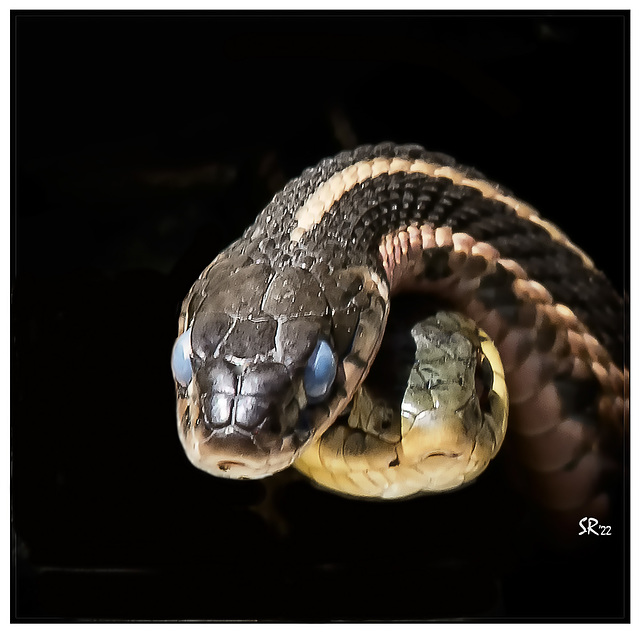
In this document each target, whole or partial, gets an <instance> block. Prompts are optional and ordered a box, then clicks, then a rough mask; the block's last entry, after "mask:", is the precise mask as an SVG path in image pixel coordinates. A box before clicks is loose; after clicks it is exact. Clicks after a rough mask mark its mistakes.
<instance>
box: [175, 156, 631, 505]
mask: <svg viewBox="0 0 640 634" xmlns="http://www.w3.org/2000/svg"><path fill="white" fill-rule="evenodd" d="M402 293H412V294H416V293H417V294H420V295H427V296H429V297H430V298H433V299H434V300H435V301H437V302H438V304H437V307H438V309H440V308H446V309H447V310H449V311H455V312H454V313H449V312H447V313H442V314H440V313H439V315H440V316H434V315H433V313H432V314H431V317H429V319H431V321H430V322H429V323H428V324H427V325H425V326H416V328H415V329H414V330H411V332H412V333H414V338H413V340H412V341H410V345H411V346H413V348H412V351H413V352H416V350H417V353H416V359H418V358H419V359H418V360H412V359H413V356H410V358H409V362H408V363H409V365H408V369H407V370H406V373H405V375H408V376H409V378H410V380H409V382H408V383H409V387H408V388H407V390H408V392H410V391H411V390H413V391H414V392H416V394H417V393H418V392H420V390H419V389H418V382H419V381H420V382H424V386H426V388H425V389H426V390H427V392H420V393H421V394H422V393H425V394H427V397H425V398H423V400H426V401H427V403H426V404H424V403H423V404H422V405H421V406H420V409H419V410H418V409H416V407H415V406H414V404H413V403H414V402H415V401H413V400H412V401H410V402H409V401H404V400H402V398H408V397H406V396H405V397H399V400H398V402H397V404H396V405H395V406H394V408H395V409H394V408H391V409H390V412H389V415H388V416H387V415H385V414H384V412H385V411H387V410H386V409H385V408H386V407H387V406H386V405H384V404H383V405H380V404H377V405H376V404H375V403H374V401H375V400H376V398H377V393H376V392H375V390H374V391H372V392H371V393H370V392H368V391H367V390H366V389H361V385H362V383H363V380H364V379H365V377H366V375H367V373H368V372H369V370H370V369H371V366H372V363H373V360H374V358H375V357H376V354H377V353H378V350H379V348H380V346H381V342H382V339H383V335H384V333H385V325H386V323H387V318H388V315H389V308H390V301H391V300H390V297H391V295H392V294H393V295H398V294H402ZM414 296H415V295H414ZM394 301H395V300H394ZM413 303H414V304H416V302H413ZM417 303H418V304H419V302H417ZM392 312H394V311H392ZM433 312H435V311H433ZM462 315H464V317H463V316H462ZM424 317H427V315H424ZM434 319H435V320H436V321H437V326H438V328H440V326H442V325H443V324H444V326H443V327H444V331H445V332H446V333H451V332H453V330H452V327H451V324H452V323H455V324H456V329H455V334H453V335H452V336H453V337H454V343H443V341H444V339H442V337H443V336H444V335H442V334H429V333H433V330H432V327H435V326H434V324H435V323H436V322H434V321H433V320H434ZM468 319H471V320H473V322H474V324H477V326H479V328H480V329H481V330H479V331H476V330H474V328H475V325H473V324H472V326H473V327H472V326H469V327H468V328H467V325H468V324H467V322H468ZM623 319H624V303H623V301H622V299H621V298H620V297H619V296H618V295H617V293H616V292H615V291H614V290H613V288H612V286H611V285H610V283H609V282H608V281H607V279H606V278H605V277H604V276H603V275H602V274H601V273H600V272H599V271H598V270H597V269H596V268H595V267H594V265H593V263H592V262H591V260H590V259H589V257H588V256H587V255H586V254H584V253H583V252H582V251H581V250H580V249H579V248H578V247H576V246H575V245H574V244H572V243H571V242H570V241H569V239H568V238H567V237H566V236H565V235H564V234H563V233H561V232H560V230H559V229H558V228H557V227H555V226H554V225H553V224H551V223H549V222H547V221H546V220H543V219H542V218H540V217H539V216H538V214H537V212H536V211H535V210H534V209H532V208H531V207H530V206H528V205H526V204H525V203H523V202H521V201H519V200H518V199H516V198H514V197H513V196H512V195H511V194H510V193H509V192H508V191H507V190H505V189H504V188H502V187H500V186H499V185H496V184H495V183H492V182H490V181H488V180H487V179H486V178H485V177H484V176H482V174H480V173H479V172H477V171H475V170H473V169H470V168H467V167H463V166H460V165H458V164H456V163H455V162H454V161H453V160H452V159H451V158H449V157H447V156H444V155H441V154H433V153H429V152H426V151H425V150H423V149H422V148H421V147H418V146H396V145H393V144H383V145H378V146H375V147H374V146H365V147H360V148H358V149H356V150H354V151H352V152H344V153H342V154H340V155H338V156H336V157H335V158H331V159H326V160H323V161H321V162H320V163H319V164H318V165H317V166H316V167H314V168H312V169H307V170H305V172H303V174H302V175H301V176H300V177H299V178H296V179H294V180H292V181H291V182H289V183H288V184H287V186H286V187H285V188H284V189H283V190H282V191H281V192H280V193H278V194H277V195H276V196H275V197H274V199H273V200H272V202H271V203H269V205H267V207H266V208H265V209H264V211H263V212H262V213H261V214H260V215H259V216H258V217H257V219H256V221H255V223H254V224H253V225H252V226H251V227H249V228H248V229H247V230H246V231H245V233H244V235H243V236H242V237H241V238H240V239H239V240H237V241H236V242H234V243H233V244H232V245H230V246H229V247H228V248H227V249H225V250H224V251H223V252H222V253H220V255H218V256H217V257H216V259H215V260H214V261H213V262H212V263H211V265H209V266H208V267H207V268H206V269H205V270H204V271H203V273H202V274H201V275H200V277H199V278H198V280H197V281H196V282H195V284H194V285H193V287H192V288H191V290H190V292H189V294H188V295H187V297H186V298H185V300H184V302H183V305H182V311H181V314H180V324H179V337H178V340H177V342H176V345H175V347H174V353H173V370H174V377H175V379H176V391H177V401H178V408H177V409H178V430H179V435H180V438H181V441H182V443H183V446H184V449H185V451H186V453H187V456H188V457H189V459H190V460H191V461H192V462H193V463H194V464H195V465H196V466H198V467H199V468H201V469H204V470H206V471H208V472H210V473H213V474H215V475H220V476H224V477H234V478H255V477H263V476H266V475H269V474H271V473H274V472H276V471H279V470H281V469H284V468H285V467H287V466H289V465H291V464H292V463H294V462H295V464H296V466H297V467H298V468H299V469H300V470H301V471H303V472H304V473H306V474H307V475H309V476H310V477H312V478H314V479H316V480H317V481H318V482H320V483H321V484H323V485H324V486H327V487H330V488H333V489H335V490H338V491H342V492H346V493H349V494H351V495H364V496H370V497H402V496H404V495H410V494H413V493H415V492H418V491H421V490H443V489H448V488H453V487H454V486H456V485H457V484H460V483H462V482H463V481H466V480H468V479H469V478H470V477H475V475H477V472H479V471H481V470H482V469H483V468H484V467H486V464H487V462H488V461H489V460H490V458H491V457H492V456H493V455H494V454H495V452H496V451H497V450H498V448H499V446H500V443H501V440H502V438H501V434H502V435H503V434H504V425H503V424H502V422H501V421H502V418H504V419H505V420H506V412H507V396H506V394H503V391H502V388H501V384H502V383H505V382H506V388H507V390H508V400H509V403H510V405H509V433H508V435H507V441H508V443H509V444H510V446H511V449H512V451H513V453H514V454H515V455H516V456H517V457H518V461H519V464H520V465H521V467H522V474H523V480H524V483H525V484H526V486H527V487H528V488H529V489H530V491H531V493H532V495H534V497H536V498H537V499H538V500H539V501H540V502H541V503H542V504H543V505H544V506H546V507H549V508H551V509H554V510H556V511H565V512H567V513H570V514H573V515H575V514H576V513H585V512H587V511H589V512H592V513H594V514H595V513H597V512H601V513H604V512H605V510H606V505H607V503H608V496H607V493H606V490H605V489H604V488H603V487H604V484H603V483H604V482H606V476H607V474H609V473H611V472H615V471H617V470H619V466H620V463H621V460H622V459H621V455H622V443H623V441H624V438H625V434H626V421H627V412H628V396H627V394H628V372H627V371H626V369H625V368H624V364H623V357H624V350H625V345H626V343H625V339H624V335H623V333H624V322H623ZM458 327H459V329H460V331H461V332H462V333H467V334H468V338H465V339H464V341H467V343H464V341H463V340H462V339H461V338H460V336H459V335H458ZM420 328H426V330H420ZM438 332H440V331H438ZM424 333H427V334H424ZM478 333H480V334H478ZM485 333H486V334H485ZM487 335H488V336H487ZM446 336H447V337H449V334H447V335H446ZM434 337H435V338H436V339H434ZM438 337H439V338H438ZM465 337H466V335H465ZM427 340H429V341H435V340H437V341H438V342H440V343H437V344H435V348H436V349H438V350H440V351H441V354H439V355H438V354H436V355H435V357H438V356H439V357H443V358H444V357H446V358H444V361H443V363H444V366H445V367H446V366H447V363H448V362H447V359H449V360H450V361H451V363H452V364H453V362H454V360H455V361H456V363H461V365H460V366H459V367H461V368H462V369H460V370H458V369H455V370H453V369H451V370H445V374H444V375H443V376H444V378H442V376H440V378H438V379H437V380H436V379H435V378H434V376H436V375H435V374H433V373H432V370H430V369H429V368H431V367H435V365H434V364H435V363H436V359H435V357H434V354H433V353H432V352H428V351H427V352H424V353H423V352H421V350H422V348H421V346H422V345H423V343H421V342H422V341H427ZM490 340H493V342H494V343H495V346H496V347H497V350H498V351H499V357H498V355H497V354H495V355H494V353H493V352H492V351H491V348H490ZM447 341H449V339H447ZM468 341H471V342H472V343H468ZM424 345H426V346H427V350H432V348H429V347H428V346H430V345H431V346H433V345H434V344H430V343H428V342H427V343H424ZM483 346H485V347H483ZM443 350H450V352H446V353H445V352H442V351H443ZM381 354H382V353H381ZM494 357H495V358H494ZM500 358H501V364H502V366H503V367H504V380H502V379H501V378H500V377H501V376H502V367H501V366H500V360H499V359H500ZM489 361H491V363H489ZM438 363H441V361H440V360H439V361H438ZM412 364H413V365H412ZM451 367H452V368H453V365H452V366H451ZM456 367H457V366H456ZM425 368H427V369H425ZM390 372H391V370H390ZM433 372H436V370H433ZM447 372H448V374H446V373H447ZM399 373H400V374H402V370H400V371H399ZM376 374H377V376H380V371H378V370H377V371H376V372H372V376H373V375H376ZM391 374H392V375H393V377H396V376H397V375H398V371H396V370H393V371H392V372H391ZM427 375H428V376H427ZM411 377H413V378H412V379H411ZM405 378H407V376H405ZM390 381H392V379H391V378H390ZM438 390H444V392H443V391H438ZM461 390H465V391H464V392H461ZM408 392H407V393H408ZM458 392H460V394H459V395H458V396H456V397H455V398H460V399H461V401H460V403H461V405H459V406H458V405H456V406H455V407H452V408H450V409H451V414H450V415H449V418H447V420H446V421H445V422H444V423H442V422H436V421H435V417H434V416H433V415H432V414H433V412H436V411H437V412H438V413H439V412H440V411H444V410H445V409H446V407H445V405H446V404H447V403H449V402H450V400H451V399H453V398H454V396H452V395H454V394H458ZM371 394H373V395H371ZM442 394H446V395H447V396H446V397H442V396H441V395H442ZM354 396H355V400H354V402H353V403H351V402H352V400H353V399H354ZM417 398H418V400H420V398H421V397H420V396H417ZM401 400H402V404H401V403H400V401H401ZM367 403H369V409H366V408H367ZM372 403H374V404H373V406H372V405H371V404H372ZM398 409H400V410H403V411H401V412H398V411H397V410H398ZM471 411H473V413H474V416H476V415H477V420H475V419H474V420H475V422H470V421H471V414H470V412H471ZM363 412H369V413H366V414H364V413H363ZM371 412H377V413H378V414H379V413H380V412H382V413H383V414H382V415H378V414H371ZM443 443H444V444H443ZM445 446H446V448H443V447H445ZM474 461H475V462H477V463H478V467H477V469H476V471H477V472H474V474H473V475H472V476H469V475H468V473H467V470H468V465H469V464H471V463H474ZM454 462H455V463H456V464H457V465H460V464H461V465H462V467H458V466H456V467H455V470H454V471H451V468H452V467H451V465H452V464H453V463H454ZM434 473H435V475H434ZM452 473H453V475H451V474H452ZM442 474H445V475H442ZM461 474H462V475H461ZM596 516H598V515H596Z"/></svg>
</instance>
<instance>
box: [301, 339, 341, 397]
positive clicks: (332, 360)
mask: <svg viewBox="0 0 640 634" xmlns="http://www.w3.org/2000/svg"><path fill="white" fill-rule="evenodd" d="M337 366H338V364H337V361H336V355H335V354H334V353H333V350H332V349H331V346H330V345H329V344H328V343H327V342H326V341H325V340H324V339H320V340H319V341H318V343H317V345H316V348H315V350H314V351H313V352H312V353H311V356H310V357H309V361H308V362H307V367H306V368H305V371H304V389H305V392H306V393H307V398H308V399H309V401H311V402H314V401H315V402H317V401H319V400H322V399H323V398H324V397H325V396H326V395H327V394H328V392H329V390H330V389H331V386H332V385H333V380H334V379H335V378H336V368H337Z"/></svg>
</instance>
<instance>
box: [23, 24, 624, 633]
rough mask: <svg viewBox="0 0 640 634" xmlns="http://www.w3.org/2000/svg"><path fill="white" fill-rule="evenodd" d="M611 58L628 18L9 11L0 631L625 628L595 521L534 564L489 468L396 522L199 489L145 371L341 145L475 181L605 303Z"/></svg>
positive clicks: (375, 506) (297, 499)
mask: <svg viewBox="0 0 640 634" xmlns="http://www.w3.org/2000/svg"><path fill="white" fill-rule="evenodd" d="M628 41H629V40H628V13H617V14H616V13H604V14H602V13H601V14H577V13H568V14H567V13H565V14H558V13H556V14H525V13H515V14H508V15H506V14H486V13H484V14H479V15H474V14H463V13H459V14H456V13H453V14H451V13H450V14H447V15H441V14H426V13H394V14H387V13H378V14H361V13H355V14H349V13H343V14H339V15H330V14H311V13H306V14H278V13H269V14H252V13H205V14H201V13H187V14H173V13H165V14H152V13H142V14H137V13H125V14H122V13H119V14H118V13H112V14H98V13H87V14H67V13H56V14H48V15H47V14H41V13H38V14H36V13H19V14H16V13H14V14H13V46H12V49H13V54H14V62H15V65H14V75H13V79H14V84H13V97H14V100H13V116H14V124H15V126H14V136H13V150H14V158H15V162H14V171H13V175H14V189H13V192H14V210H15V213H14V223H13V229H14V232H13V238H14V242H13V245H14V248H13V256H14V258H13V266H14V270H13V272H14V278H13V312H12V326H11V331H12V354H13V356H12V377H11V378H12V468H13V471H12V510H13V523H12V526H13V535H14V539H13V542H12V545H13V562H14V567H13V574H12V578H13V582H14V583H13V593H12V616H13V618H14V619H15V620H26V619H39V620H42V619H44V620H56V619H63V620H77V619H99V620H103V619H116V620H125V619H136V620H138V619H141V620H155V619H195V620H202V619H214V620H226V619H242V620H245V619H259V620H277V621H292V620H294V621H318V620H319V621H325V620H357V621H361V620H369V619H374V620H375V619H382V620H425V619H450V618H471V619H490V620H520V619H524V620H548V619H553V620H567V619H568V620H582V619H587V620H597V619H605V620H613V621H616V620H624V619H626V618H628V588H627V585H626V574H625V571H626V559H627V554H626V551H625V550H624V548H623V547H624V538H623V534H624V531H625V526H624V522H623V521H622V522H620V523H619V524H618V525H614V526H613V528H612V532H613V536H612V537H610V538H606V537H597V538H596V537H593V536H590V537H584V536H583V537H581V538H580V540H574V541H579V542H580V544H581V545H582V546H583V548H582V549H579V550H575V549H574V548H571V547H569V546H567V547H555V546H551V545H548V544H547V543H546V541H545V539H544V537H543V529H542V527H541V525H539V524H538V523H537V521H536V519H535V517H536V516H535V514H533V513H532V511H531V509H530V508H529V507H528V504H527V503H526V501H524V500H522V499H521V498H520V497H519V496H518V495H517V493H515V492H514V491H513V490H512V489H511V487H510V485H509V484H508V477H507V475H506V472H505V468H504V465H503V464H502V462H501V461H500V460H497V461H496V463H495V464H494V465H492V467H491V468H490V469H489V470H488V471H487V473H486V474H485V475H484V476H483V477H482V478H481V479H480V481H479V482H478V483H477V484H475V485H473V486H471V487H469V488H467V489H464V490H463V491H461V492H459V493H456V494H451V495H448V496H437V497H431V498H421V499H416V500H410V501H407V502H401V503H367V502H357V501H352V500H347V499H343V498H340V497H336V496H333V495H330V494H328V493H324V492H321V491H318V490H315V489H313V488H312V487H311V486H309V485H308V484H307V483H306V482H304V481H303V480H302V479H299V478H297V477H296V476H295V474H287V473H285V474H282V475H280V476H277V477H276V478H273V479H271V480H269V481H264V482H232V481H224V480H219V479H215V478H212V477H210V476H208V475H206V474H204V473H200V472H199V471H197V470H196V469H195V468H193V467H192V466H190V464H189V463H188V462H187V459H186V458H185V457H184V455H183V453H182V450H181V447H180V444H179V441H178V438H177V434H176V431H175V420H174V416H175V414H174V393H173V382H172V378H171V373H170V368H169V355H170V350H171V346H172V343H173V339H174V337H175V334H176V330H177V317H178V312H179V306H180V302H181V301H182V298H183V297H184V295H185V294H186V292H187V290H188V288H189V286H190V284H191V283H192V281H193V280H194V279H195V278H196V277H197V275H198V274H199V272H200V271H201V269H202V268H204V266H205V265H206V264H208V263H209V261H210V260H211V259H213V257H214V256H215V254H216V253H217V252H218V251H219V250H220V249H222V248H223V247H224V246H226V245H227V244H228V243H229V242H231V241H232V240H233V239H235V238H236V237H238V236H239V234H240V233H241V231H242V230H243V229H244V228H245V227H246V226H247V225H248V224H249V223H250V222H251V220H252V219H253V217H254V216H255V215H256V214H257V213H258V211H259V210H260V209H261V208H262V207H263V206H264V204H265V203H266V202H268V200H269V199H270V197H271V196H272V195H273V194H274V193H275V191H277V190H278V189H279V188H280V187H281V186H282V185H284V183H285V182H286V181H287V180H288V179H289V178H291V177H294V176H296V175H298V174H299V173H300V172H301V171H302V169H303V168H304V167H306V166H308V165H311V164H314V163H316V162H317V161H318V160H319V159H321V158H323V157H324V156H327V155H331V154H335V153H336V152H338V151H340V150H341V149H344V148H349V147H353V146H354V145H357V144H360V143H376V142H379V141H383V140H394V141H397V142H414V143H420V144H422V145H424V146H425V147H427V148H428V149H430V150H436V151H442V152H446V153H448V154H451V155H453V156H455V157H456V158H457V159H458V160H459V161H461V162H463V163H466V164H470V165H473V166H475V167H477V168H478V169H480V170H482V171H483V172H485V173H486V174H487V175H488V176H489V177H490V178H492V179H494V180H497V181H499V182H501V183H503V184H504V185H506V186H507V187H509V188H510V189H512V190H513V191H514V192H515V193H516V194H517V195H518V196H519V197H521V198H523V199H524V200H526V201H528V202H530V203H532V204H533V205H534V206H535V207H537V208H538V209H539V210H541V212H542V214H543V215H544V216H545V217H547V218H549V219H551V220H552V221H554V222H556V223H557V224H559V225H560V226H561V227H562V228H563V229H565V230H566V231H567V232H568V233H569V234H570V235H571V237H572V239H573V240H574V241H575V242H576V243H577V244H579V245H580V246H582V247H583V248H584V249H585V250H586V251H587V252H588V253H590V254H591V255H592V256H593V258H594V259H595V261H596V263H597V265H598V266H599V267H600V268H602V269H603V270H604V271H605V272H606V273H607V275H609V277H610V278H611V280H612V281H613V283H614V285H615V286H616V287H617V288H618V289H619V290H620V291H621V292H623V291H624V290H626V288H627V278H626V271H627V244H628V239H627V236H626V230H627V222H628V221H627V211H626V210H627V196H626V193H627V186H628V184H627V174H628V167H627V156H628V147H627V123H628V112H627V104H628V101H627V80H628V69H627V61H628ZM230 283H232V281H230ZM267 485H268V495H269V497H268V498H265V495H266V494H267V488H266V486H267ZM265 500H266V501H265ZM261 501H262V506H259V507H258V509H262V512H260V513H257V512H256V511H255V508H256V505H260V503H261ZM577 532H578V527H576V533H577ZM587 541H589V544H588V547H587V548H586V550H585V549H584V547H585V544H586V543H587ZM574 545H575V544H574Z"/></svg>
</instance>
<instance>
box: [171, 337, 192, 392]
mask: <svg viewBox="0 0 640 634" xmlns="http://www.w3.org/2000/svg"><path fill="white" fill-rule="evenodd" d="M190 357H191V328H189V330H185V331H184V332H183V333H182V334H181V335H180V336H179V337H178V338H177V339H176V342H175V343H174V344H173V352H172V353H171V371H172V372H173V376H174V378H175V380H176V381H177V382H178V383H180V385H182V386H183V387H187V385H189V383H191V377H192V375H193V370H192V369H191V359H190Z"/></svg>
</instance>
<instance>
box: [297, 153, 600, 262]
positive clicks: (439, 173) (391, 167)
mask: <svg viewBox="0 0 640 634" xmlns="http://www.w3.org/2000/svg"><path fill="white" fill-rule="evenodd" d="M399 172H403V173H407V174H424V175H425V176H433V177H436V178H438V177H441V178H448V179H449V180H450V181H451V182H452V183H453V184H454V185H462V186H465V187H472V188H473V189H477V190H478V191H480V193H481V194H482V195H483V196H484V197H485V198H488V199H490V200H496V201H498V202H501V203H504V204H505V205H507V207H509V208H511V209H512V210H513V211H514V212H515V214H516V215H517V216H518V217H520V218H524V219H525V220H529V221H530V222H532V223H534V224H536V225H538V226H539V227H541V228H542V229H544V230H545V231H546V232H547V233H548V234H549V236H550V237H551V238H552V239H553V240H554V241H556V242H559V243H560V244H562V245H563V246H565V247H566V248H568V249H571V250H572V251H573V252H574V253H576V254H577V255H579V256H580V258H581V259H582V262H583V264H584V265H585V266H587V267H589V268H593V262H592V260H591V258H589V257H588V256H587V255H586V253H584V251H582V250H581V249H580V248H578V247H577V246H576V245H575V244H573V242H571V241H570V240H569V239H568V238H567V236H566V235H565V234H564V233H562V231H560V229H558V227H556V226H555V225H554V224H553V223H551V222H548V221H546V220H544V219H542V218H540V216H539V215H538V212H537V211H536V210H535V209H534V208H533V207H531V206H529V205H527V204H526V203H523V202H522V201H520V200H518V199H517V198H513V197H512V196H505V195H504V194H502V193H501V192H500V190H499V189H498V188H497V187H495V186H494V185H492V184H491V183H488V182H487V181H484V180H480V179H473V178H467V176H466V175H465V174H464V173H463V172H460V171H459V170H456V169H454V168H452V167H446V166H442V165H439V164H437V163H428V162H427V161H423V160H422V159H417V160H407V159H400V158H393V159H386V158H375V159H372V160H370V161H359V162H358V163H354V164H353V165H350V166H349V167H347V168H345V169H344V170H342V171H341V172H338V173H336V174H334V175H333V176H331V178H329V179H328V180H326V181H325V182H324V183H322V185H320V186H319V187H318V189H316V191H315V192H313V194H312V195H311V196H310V197H309V198H308V199H307V201H306V202H305V203H304V205H302V207H300V209H298V211H297V212H296V214H295V219H296V221H297V226H296V227H295V229H293V231H292V232H291V236H290V239H291V241H292V242H298V241H299V240H300V239H301V238H302V236H303V235H304V234H305V233H306V232H307V231H309V229H312V228H313V227H315V226H316V225H318V224H319V223H320V222H321V221H322V218H323V217H324V215H325V214H326V213H329V212H330V210H331V208H332V207H333V205H334V204H335V203H336V202H337V201H338V200H340V198H342V196H344V194H345V193H347V192H348V191H350V190H351V189H353V188H354V187H355V186H356V185H360V184H361V183H364V182H365V181H367V180H369V179H372V178H376V177H378V176H381V175H383V174H397V173H399Z"/></svg>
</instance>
